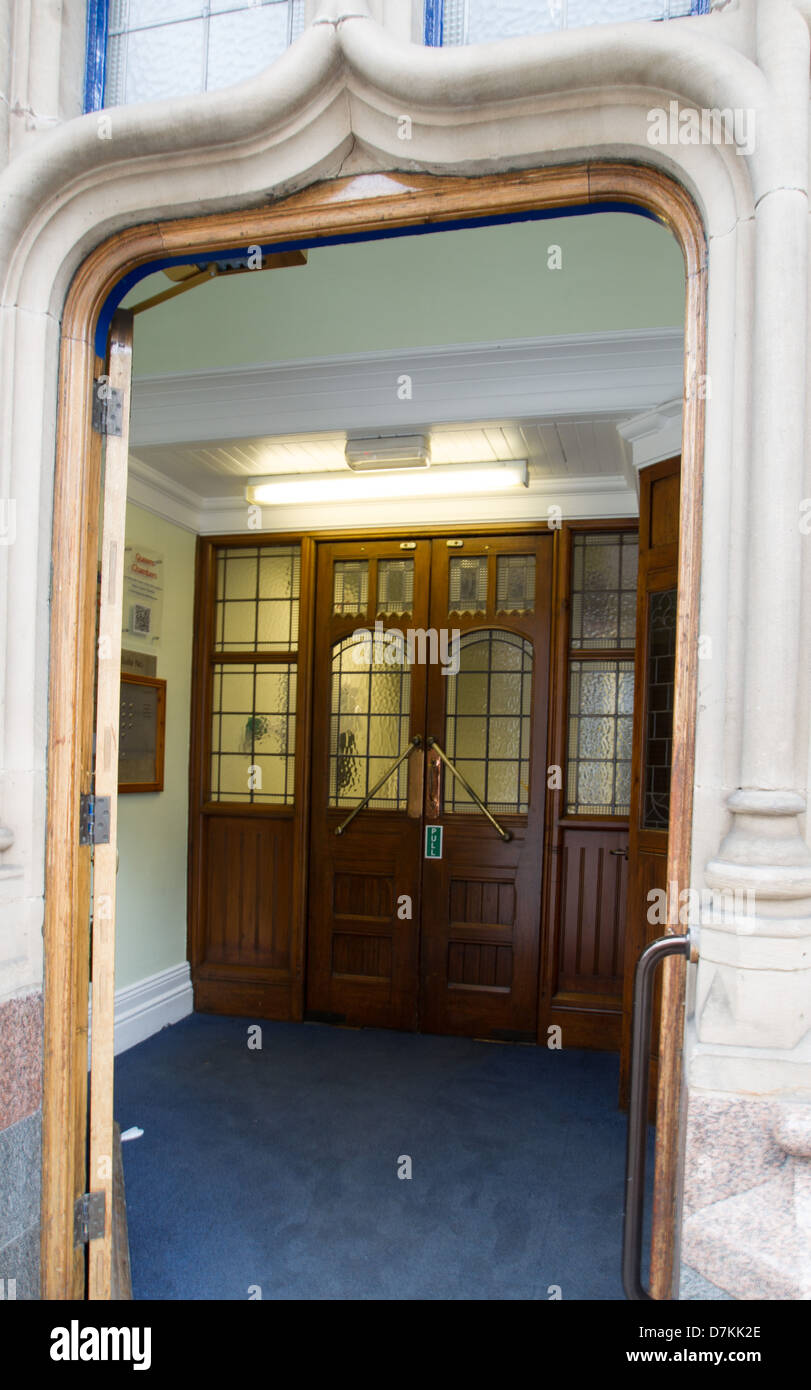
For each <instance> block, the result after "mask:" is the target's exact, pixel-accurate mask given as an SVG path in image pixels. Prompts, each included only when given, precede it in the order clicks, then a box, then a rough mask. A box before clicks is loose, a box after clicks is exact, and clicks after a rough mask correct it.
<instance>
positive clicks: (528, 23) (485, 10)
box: [467, 0, 563, 43]
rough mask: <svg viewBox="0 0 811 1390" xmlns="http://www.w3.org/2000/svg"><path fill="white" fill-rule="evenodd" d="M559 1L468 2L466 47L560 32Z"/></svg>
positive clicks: (475, 0)
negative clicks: (521, 36)
mask: <svg viewBox="0 0 811 1390" xmlns="http://www.w3.org/2000/svg"><path fill="white" fill-rule="evenodd" d="M562 13H563V6H562V4H561V0H498V3H497V4H494V3H493V0H468V18H467V41H468V43H490V42H491V41H492V40H493V39H512V38H517V37H518V36H519V35H520V34H540V33H542V32H544V31H546V30H549V29H559V28H560V26H561V16H562Z"/></svg>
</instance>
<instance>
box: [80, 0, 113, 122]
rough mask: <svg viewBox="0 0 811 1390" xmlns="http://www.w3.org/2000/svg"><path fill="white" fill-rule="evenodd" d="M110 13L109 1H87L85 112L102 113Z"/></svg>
mask: <svg viewBox="0 0 811 1390" xmlns="http://www.w3.org/2000/svg"><path fill="white" fill-rule="evenodd" d="M108 11H109V3H108V0H87V47H86V50H85V70H84V109H85V111H100V110H101V108H102V107H103V105H104V77H105V70H106V67H107V26H108Z"/></svg>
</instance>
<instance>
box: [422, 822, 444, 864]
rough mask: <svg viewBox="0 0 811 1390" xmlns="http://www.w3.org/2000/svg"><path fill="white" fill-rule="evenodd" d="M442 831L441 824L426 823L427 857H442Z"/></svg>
mask: <svg viewBox="0 0 811 1390" xmlns="http://www.w3.org/2000/svg"><path fill="white" fill-rule="evenodd" d="M442 831H443V827H442V826H441V825H426V827H425V858H426V859H441V858H442Z"/></svg>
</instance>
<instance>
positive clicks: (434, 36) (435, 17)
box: [425, 0, 445, 48]
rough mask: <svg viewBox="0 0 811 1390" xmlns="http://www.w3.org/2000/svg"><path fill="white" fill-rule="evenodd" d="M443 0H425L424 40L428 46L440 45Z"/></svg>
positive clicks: (443, 14)
mask: <svg viewBox="0 0 811 1390" xmlns="http://www.w3.org/2000/svg"><path fill="white" fill-rule="evenodd" d="M444 17H445V0H425V42H426V45H427V46H428V48H441V47H442V22H443V19H444Z"/></svg>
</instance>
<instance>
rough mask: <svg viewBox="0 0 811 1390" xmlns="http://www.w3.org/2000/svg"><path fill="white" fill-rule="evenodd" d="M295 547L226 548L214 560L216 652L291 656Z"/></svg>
mask: <svg viewBox="0 0 811 1390" xmlns="http://www.w3.org/2000/svg"><path fill="white" fill-rule="evenodd" d="M300 592H301V552H300V548H299V546H297V545H288V546H272V547H271V546H256V547H251V548H250V549H244V548H241V547H236V546H235V547H233V548H229V547H225V548H223V549H222V550H220V551H219V552H218V555H217V590H216V598H215V605H214V648H215V651H220V652H233V651H241V650H243V649H246V650H251V651H259V652H272V651H278V652H282V651H290V650H295V648H296V647H297V645H298V624H299V597H300Z"/></svg>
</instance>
